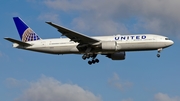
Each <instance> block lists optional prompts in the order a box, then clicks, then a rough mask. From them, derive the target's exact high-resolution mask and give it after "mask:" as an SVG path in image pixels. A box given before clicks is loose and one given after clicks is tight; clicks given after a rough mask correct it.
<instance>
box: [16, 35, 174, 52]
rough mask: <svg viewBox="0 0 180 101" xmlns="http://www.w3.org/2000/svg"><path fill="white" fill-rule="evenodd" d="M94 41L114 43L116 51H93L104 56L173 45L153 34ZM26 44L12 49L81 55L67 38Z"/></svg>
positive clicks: (162, 37) (106, 37) (103, 38)
mask: <svg viewBox="0 0 180 101" xmlns="http://www.w3.org/2000/svg"><path fill="white" fill-rule="evenodd" d="M92 38H94V39H97V40H100V42H101V43H103V42H115V43H116V45H117V50H114V51H112V50H110V51H109V50H103V49H101V48H100V49H97V50H94V53H100V54H104V53H105V54H106V53H114V52H121V51H143V50H157V49H159V48H166V47H168V46H171V45H172V44H173V41H172V40H169V39H168V38H167V37H165V36H160V35H154V34H139V35H115V36H97V37H92ZM27 43H30V44H32V46H29V47H21V46H18V45H17V44H14V47H16V48H21V49H26V50H31V51H37V52H43V53H50V54H83V53H84V52H81V51H79V50H78V48H77V45H78V44H79V43H75V42H74V41H70V39H68V38H56V39H43V40H37V41H29V42H27Z"/></svg>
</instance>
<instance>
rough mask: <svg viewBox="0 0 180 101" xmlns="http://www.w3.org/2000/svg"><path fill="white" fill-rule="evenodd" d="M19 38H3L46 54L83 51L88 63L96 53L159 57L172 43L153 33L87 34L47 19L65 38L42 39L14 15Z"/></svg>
mask: <svg viewBox="0 0 180 101" xmlns="http://www.w3.org/2000/svg"><path fill="white" fill-rule="evenodd" d="M13 20H14V23H15V25H16V28H17V30H18V32H19V35H20V38H21V41H19V40H16V39H12V38H7V37H6V38H5V39H6V40H8V41H10V42H12V43H13V47H15V48H19V49H24V50H30V51H36V52H43V53H49V54H82V59H83V60H86V59H89V61H88V64H90V65H91V64H95V63H98V62H99V60H98V59H97V58H96V56H97V55H98V54H101V55H105V56H106V57H108V58H110V59H112V60H124V59H125V55H126V52H128V51H146V50H157V51H158V53H157V57H160V52H161V51H162V49H164V48H167V47H169V46H171V45H173V43H174V42H173V41H172V40H170V39H169V38H168V37H165V36H161V35H155V34H138V35H114V36H96V37H89V36H86V35H84V34H81V33H78V32H75V31H72V30H70V29H67V28H65V27H62V26H59V25H57V24H54V23H52V22H46V23H47V24H49V25H51V26H52V27H54V28H56V29H57V30H58V31H59V32H60V33H61V34H62V35H64V36H66V37H67V38H55V39H41V38H40V37H39V36H38V35H37V34H36V33H35V32H34V31H33V30H32V29H31V28H30V27H28V26H27V25H26V24H25V22H23V21H22V20H21V19H20V18H19V17H13Z"/></svg>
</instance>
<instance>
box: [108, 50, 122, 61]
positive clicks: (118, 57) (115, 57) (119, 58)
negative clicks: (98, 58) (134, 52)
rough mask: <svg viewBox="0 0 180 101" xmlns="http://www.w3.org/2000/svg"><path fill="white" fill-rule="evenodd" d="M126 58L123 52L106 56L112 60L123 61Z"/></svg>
mask: <svg viewBox="0 0 180 101" xmlns="http://www.w3.org/2000/svg"><path fill="white" fill-rule="evenodd" d="M125 56H126V53H125V52H117V53H113V54H107V57H108V58H111V59H112V60H124V59H125Z"/></svg>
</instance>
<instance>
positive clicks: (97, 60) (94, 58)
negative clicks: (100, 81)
mask: <svg viewBox="0 0 180 101" xmlns="http://www.w3.org/2000/svg"><path fill="white" fill-rule="evenodd" d="M96 56H97V54H84V55H83V56H82V59H83V60H86V59H89V58H92V60H89V61H88V64H89V65H91V64H95V63H99V59H96Z"/></svg>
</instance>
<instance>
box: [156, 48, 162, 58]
mask: <svg viewBox="0 0 180 101" xmlns="http://www.w3.org/2000/svg"><path fill="white" fill-rule="evenodd" d="M161 51H162V48H159V49H158V54H157V57H158V58H159V57H160V56H161V55H160V52H161Z"/></svg>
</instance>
